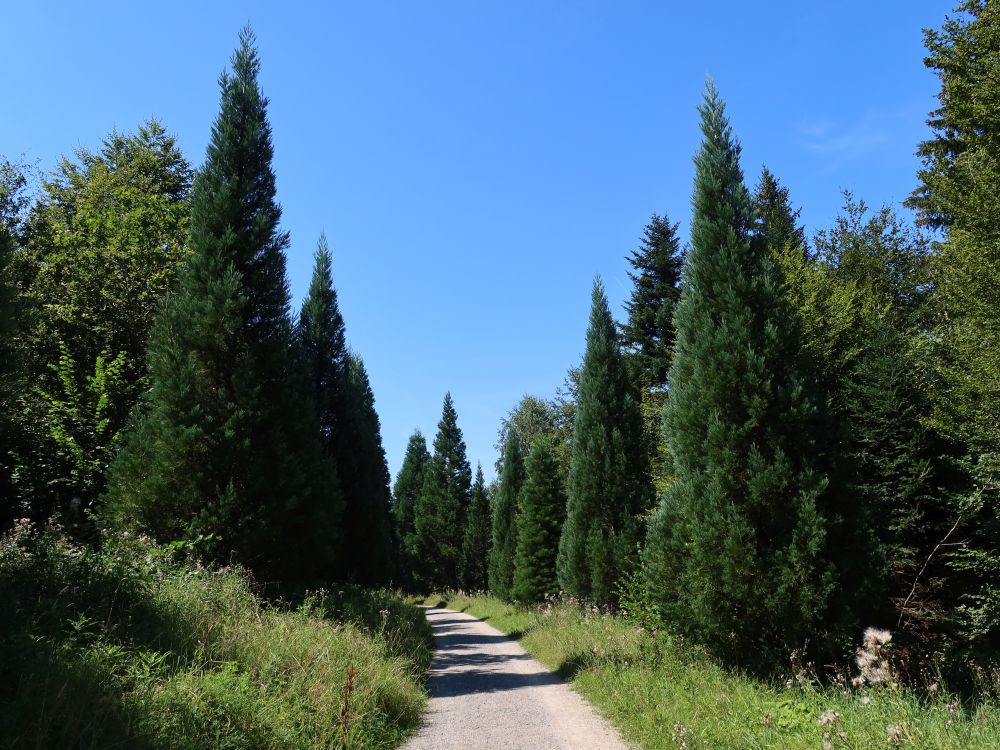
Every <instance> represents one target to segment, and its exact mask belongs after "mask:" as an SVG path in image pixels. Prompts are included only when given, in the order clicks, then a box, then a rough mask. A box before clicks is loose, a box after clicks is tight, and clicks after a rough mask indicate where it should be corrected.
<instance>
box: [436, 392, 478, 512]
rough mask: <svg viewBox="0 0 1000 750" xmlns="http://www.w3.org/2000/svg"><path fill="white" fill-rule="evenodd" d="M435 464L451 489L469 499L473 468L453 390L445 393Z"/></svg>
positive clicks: (437, 436)
mask: <svg viewBox="0 0 1000 750" xmlns="http://www.w3.org/2000/svg"><path fill="white" fill-rule="evenodd" d="M433 460H434V466H435V469H436V471H437V472H438V474H439V476H440V477H441V478H442V479H443V480H444V482H445V484H446V486H447V487H448V489H449V491H451V492H457V493H458V494H459V495H461V496H462V497H463V498H464V499H467V496H468V492H469V485H470V484H471V482H472V468H471V467H470V466H469V461H468V459H467V458H466V448H465V439H464V438H463V436H462V430H461V428H459V426H458V413H457V412H456V411H455V404H454V403H453V402H452V399H451V392H450V391H449V392H447V393H445V395H444V404H443V405H442V408H441V421H440V422H438V431H437V435H436V436H435V437H434V459H433Z"/></svg>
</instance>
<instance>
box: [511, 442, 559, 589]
mask: <svg viewBox="0 0 1000 750" xmlns="http://www.w3.org/2000/svg"><path fill="white" fill-rule="evenodd" d="M525 473H526V478H525V481H524V487H523V488H522V489H521V510H520V512H519V513H518V515H517V551H516V553H515V556H514V586H513V589H512V591H511V598H513V599H514V600H515V601H519V602H523V603H533V602H539V601H542V600H543V599H545V597H546V596H550V595H554V594H557V593H558V592H559V579H558V576H557V575H556V558H557V557H558V555H559V536H560V533H561V532H562V525H563V521H564V520H565V518H566V496H565V494H564V491H563V483H562V479H561V478H560V476H559V464H558V461H557V460H556V454H555V440H554V438H543V439H541V440H538V441H536V442H535V445H534V447H533V448H532V449H531V453H529V454H528V460H527V461H526V462H525Z"/></svg>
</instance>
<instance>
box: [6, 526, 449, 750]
mask: <svg viewBox="0 0 1000 750" xmlns="http://www.w3.org/2000/svg"><path fill="white" fill-rule="evenodd" d="M0 602H2V605H3V606H2V609H0V664H2V671H3V678H2V679H0V747H5V748H109V747H129V748H139V749H140V750H143V749H146V748H148V749H150V750H152V749H154V748H155V749H157V750H159V749H161V748H163V749H171V750H173V749H176V750H187V749H192V750H193V749H194V748H199V749H201V748H213V749H217V750H226V749H229V748H232V750H237V749H239V750H256V749H257V748H269V749H270V748H275V749H277V748H282V749H283V748H289V749H291V748H328V749H332V748H387V747H393V746H395V745H397V744H399V743H400V742H401V741H402V740H403V739H404V738H405V736H406V735H407V734H408V733H409V732H410V731H411V730H413V729H415V728H416V727H417V725H418V724H419V717H420V713H421V711H422V709H423V706H424V704H425V694H424V690H423V685H422V680H423V674H424V671H425V670H426V668H427V665H428V664H429V661H430V654H431V649H432V641H431V636H430V631H429V628H428V626H427V624H426V622H425V620H424V618H423V616H422V615H421V613H420V612H419V611H418V610H416V608H414V607H412V606H411V605H408V604H406V603H405V602H403V601H402V600H401V599H400V598H399V597H398V596H397V595H395V594H394V593H392V592H388V591H364V590H361V589H353V588H344V589H337V590H335V591H329V592H323V591H321V592H317V593H314V594H312V595H310V596H309V597H308V598H307V599H306V600H305V601H304V603H301V604H300V605H298V606H295V607H291V606H287V605H282V604H269V603H266V602H264V601H263V600H262V599H261V598H260V597H258V596H257V595H256V594H255V592H254V589H253V586H252V585H251V583H250V582H249V581H248V578H247V576H246V575H245V574H244V573H243V572H242V571H241V570H239V569H236V568H228V569H222V570H207V569H205V568H202V567H199V566H197V565H195V564H191V563H186V562H182V561H180V560H179V559H178V557H177V555H176V554H175V553H174V552H173V551H171V550H169V549H164V548H158V547H154V546H151V545H150V544H148V543H145V542H141V541H138V540H134V539H133V540H129V539H127V538H116V539H106V540H104V542H103V544H102V545H101V548H100V550H99V551H95V550H94V549H92V548H90V547H85V546H79V545H77V544H75V543H73V542H72V541H70V540H69V539H68V538H67V537H66V535H65V534H63V533H62V532H61V531H60V530H59V529H58V528H56V527H47V528H44V529H35V528H33V527H32V526H31V525H30V524H28V523H27V522H22V523H20V524H19V525H18V526H17V527H16V528H15V529H14V531H13V532H11V533H9V534H8V535H6V536H4V537H3V538H2V539H0ZM349 675H350V677H349Z"/></svg>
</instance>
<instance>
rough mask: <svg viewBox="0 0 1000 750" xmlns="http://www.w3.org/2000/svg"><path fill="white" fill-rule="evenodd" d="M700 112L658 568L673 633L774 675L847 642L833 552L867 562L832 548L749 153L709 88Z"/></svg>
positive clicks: (653, 567) (653, 552)
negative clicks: (774, 669)
mask: <svg viewBox="0 0 1000 750" xmlns="http://www.w3.org/2000/svg"><path fill="white" fill-rule="evenodd" d="M700 113H701V128H702V133H703V136H704V140H703V142H702V145H701V148H700V150H699V152H698V155H697V157H696V159H695V167H696V176H695V191H694V199H693V204H694V215H693V221H692V240H691V249H690V252H689V255H688V265H687V269H686V285H685V287H684V290H683V292H682V294H681V300H680V303H679V304H678V307H677V315H676V321H677V345H676V351H675V354H674V360H673V365H672V367H671V371H670V399H669V400H668V402H667V410H666V416H665V421H666V435H667V439H668V441H669V447H670V452H671V455H672V457H673V459H674V462H675V465H674V471H675V479H674V481H673V482H672V483H671V485H670V486H669V488H668V489H667V492H666V494H665V495H664V496H663V499H662V501H661V505H660V508H659V510H658V512H657V514H656V516H655V518H654V520H653V523H652V525H651V527H650V530H649V538H648V545H647V550H646V554H645V563H646V570H647V575H648V579H649V585H650V590H651V593H652V594H653V596H654V598H655V599H656V600H657V602H658V603H659V605H660V606H661V608H662V611H663V612H664V614H665V616H666V618H667V620H668V622H670V623H671V624H672V626H673V627H675V628H677V630H678V631H679V632H682V633H684V634H686V635H689V636H691V637H693V638H694V639H696V640H697V641H699V642H701V643H704V644H706V645H707V646H709V647H710V649H711V650H712V651H713V652H714V653H715V654H717V655H718V656H720V657H723V658H724V659H726V660H728V661H731V662H738V663H741V664H747V665H754V666H757V667H762V666H763V667H766V666H769V665H773V664H777V663H780V661H781V660H783V659H784V658H785V657H786V656H787V655H788V654H789V653H790V652H791V651H792V650H793V649H795V648H798V647H801V646H803V645H804V644H805V643H806V642H807V641H809V642H810V643H811V644H813V645H818V646H819V647H820V648H824V647H825V648H829V647H830V643H831V639H836V638H838V637H841V636H843V634H844V631H843V629H842V628H843V620H844V619H845V615H846V619H848V622H849V616H850V614H851V613H850V612H849V611H848V612H843V611H841V612H834V611H831V609H832V608H831V604H832V601H833V596H834V593H835V592H836V591H837V590H838V587H839V585H841V584H840V582H839V581H838V570H837V567H836V565H835V561H836V559H837V552H838V551H839V550H838V548H837V547H835V546H834V545H840V550H843V552H842V554H843V555H845V556H846V555H849V554H854V553H855V549H854V548H851V549H850V551H849V552H848V551H846V547H845V545H843V542H844V541H846V540H844V539H841V538H839V537H838V535H837V534H836V533H835V526H834V524H835V520H836V517H835V514H834V510H833V508H831V507H830V505H831V503H832V502H833V498H831V497H830V496H829V493H826V492H825V490H826V486H827V481H826V479H825V477H824V475H823V469H822V467H821V466H820V465H819V460H820V459H821V457H822V447H823V446H822V443H821V442H820V441H819V440H818V435H819V434H820V433H821V431H822V425H821V424H820V423H819V422H818V419H817V416H818V414H817V408H816V404H815V403H814V400H813V397H812V396H811V394H810V393H809V392H808V390H807V382H806V380H805V379H804V378H803V376H802V374H801V372H800V370H799V365H798V361H799V348H800V345H799V336H798V331H797V330H796V327H795V326H794V323H793V321H792V318H791V315H790V314H789V311H788V310H787V308H786V305H785V300H784V297H783V294H782V279H781V276H780V273H779V269H778V267H777V265H776V264H775V263H774V261H773V260H772V256H771V253H770V250H769V249H768V248H767V247H766V246H765V245H764V243H763V242H758V241H755V240H754V239H753V236H752V233H753V230H754V219H755V212H754V209H753V204H752V202H751V198H750V195H749V193H748V191H747V190H746V188H745V186H744V184H743V173H742V170H741V168H740V163H739V158H740V146H739V144H738V143H737V142H736V141H735V139H734V138H733V136H732V132H731V130H730V127H729V123H728V120H727V119H726V117H725V112H724V105H723V103H722V101H721V99H720V98H719V95H718V93H717V92H716V90H715V88H714V86H712V85H711V84H709V87H708V91H707V93H706V95H705V103H704V104H703V105H702V106H701V108H700ZM854 520H855V519H849V520H847V519H845V521H846V522H847V523H850V522H853V521H854ZM862 583H863V581H852V582H851V584H850V585H851V586H859V585H860V584H862ZM850 624H852V625H853V623H850Z"/></svg>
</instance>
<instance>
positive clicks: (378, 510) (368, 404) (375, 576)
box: [337, 353, 393, 585]
mask: <svg viewBox="0 0 1000 750" xmlns="http://www.w3.org/2000/svg"><path fill="white" fill-rule="evenodd" d="M343 401H344V415H343V419H342V420H341V422H340V425H339V426H338V430H339V431H340V432H341V433H342V434H343V435H344V438H343V439H342V441H341V445H342V446H344V447H343V448H342V451H341V452H340V453H338V455H337V467H338V470H337V476H338V477H339V478H340V482H341V486H342V487H343V491H344V500H345V505H344V530H345V532H346V536H345V540H344V546H343V551H344V572H345V574H346V575H347V576H348V577H349V578H351V579H353V580H356V581H358V582H360V583H364V584H368V585H378V584H385V583H387V582H388V581H389V579H390V577H391V575H392V572H393V571H392V544H391V531H390V525H389V469H388V467H387V466H386V463H385V450H384V449H383V448H382V435H381V429H380V424H379V418H378V414H377V413H376V411H375V397H374V396H373V394H372V390H371V385H370V383H369V381H368V373H367V372H366V371H365V366H364V363H363V362H362V361H361V358H360V357H359V356H358V355H356V354H354V353H349V354H348V355H347V379H346V382H345V387H344V392H343ZM348 442H350V444H351V446H352V449H351V450H350V452H348V451H347V450H346V445H345V444H346V443H348Z"/></svg>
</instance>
